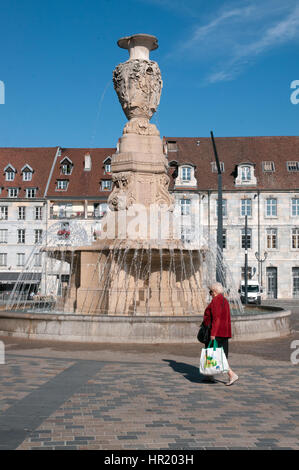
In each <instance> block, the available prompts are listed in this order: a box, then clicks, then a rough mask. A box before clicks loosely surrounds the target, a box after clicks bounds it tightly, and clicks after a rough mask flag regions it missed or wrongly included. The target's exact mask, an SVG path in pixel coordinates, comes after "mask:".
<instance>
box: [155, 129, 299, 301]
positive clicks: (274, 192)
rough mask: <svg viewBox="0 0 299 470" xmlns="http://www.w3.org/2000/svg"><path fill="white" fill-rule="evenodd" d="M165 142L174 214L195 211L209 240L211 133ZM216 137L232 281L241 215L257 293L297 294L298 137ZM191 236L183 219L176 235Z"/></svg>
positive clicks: (239, 270) (238, 266)
mask: <svg viewBox="0 0 299 470" xmlns="http://www.w3.org/2000/svg"><path fill="white" fill-rule="evenodd" d="M164 141H165V146H164V148H165V151H166V152H167V156H168V161H169V166H170V177H171V185H170V188H171V191H172V192H173V193H174V194H175V197H176V201H177V204H179V205H180V206H181V213H182V214H187V213H191V212H192V211H195V212H196V211H198V212H199V214H200V217H199V220H200V223H201V224H203V227H202V236H204V237H205V238H206V240H207V241H208V243H211V241H213V240H215V239H216V230H217V198H218V192H217V168H216V162H215V157H214V152H213V147H212V142H211V139H210V138H201V137H195V138H175V137H174V138H171V137H167V138H165V139H164ZM215 141H216V146H217V152H218V156H219V160H220V165H221V169H222V173H223V174H222V181H223V244H224V250H223V253H224V258H225V260H226V264H227V266H228V268H229V269H230V270H231V273H232V276H233V279H234V281H235V283H236V284H237V285H239V284H240V280H241V279H242V278H244V256H243V254H244V248H245V215H247V218H248V232H247V236H248V276H249V278H252V279H258V280H259V281H260V283H261V284H262V286H263V287H264V293H263V297H264V298H297V297H299V137H224V138H216V139H215ZM191 225H192V224H191ZM197 229H198V227H196V228H195V230H197ZM193 236H194V232H193V233H192V227H191V228H190V224H189V228H188V229H187V236H186V234H185V233H182V237H183V238H185V240H186V239H187V240H188V239H189V240H190V243H192V237H193ZM265 258H266V259H265Z"/></svg>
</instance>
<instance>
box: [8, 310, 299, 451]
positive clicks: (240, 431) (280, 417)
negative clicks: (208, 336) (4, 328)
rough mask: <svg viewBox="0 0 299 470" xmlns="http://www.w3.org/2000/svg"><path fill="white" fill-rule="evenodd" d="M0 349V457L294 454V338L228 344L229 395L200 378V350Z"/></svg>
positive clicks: (297, 416) (298, 430)
mask: <svg viewBox="0 0 299 470" xmlns="http://www.w3.org/2000/svg"><path fill="white" fill-rule="evenodd" d="M296 322H297V317H296V319H295V320H294V324H296ZM0 339H1V340H2V341H4V343H5V350H6V361H5V364H3V365H0V380H1V391H0V406H1V414H0V449H20V450H21V449H22V450H29V449H38V450H41V449H104V450H107V451H109V450H129V449H130V450H132V449H133V450H138V449H151V450H154V449H155V450H156V449H160V450H162V449H163V450H172V449H183V450H193V449H238V448H241V449H246V448H249V449H283V448H288V449H296V450H298V449H299V406H298V405H299V380H298V367H299V365H295V364H292V362H291V361H290V354H291V353H292V352H293V350H292V349H291V344H292V342H293V341H299V334H298V332H297V330H295V331H294V332H293V334H292V335H291V336H289V337H287V338H281V339H277V340H276V339H275V340H267V341H263V342H256V343H234V342H231V347H230V357H229V362H230V365H231V367H232V368H233V369H234V370H235V371H236V372H237V373H238V375H239V377H240V379H239V381H238V382H236V383H235V384H234V385H233V386H231V387H226V386H225V385H224V383H225V382H226V380H227V377H226V376H221V377H220V378H219V381H218V382H217V383H215V384H210V383H206V382H204V381H203V378H202V377H200V376H199V373H198V362H199V353H200V348H201V347H200V345H199V344H194V345H168V346H166V345H128V346H122V345H96V344H94V345H92V344H89V345H87V344H74V343H72V344H63V343H51V342H40V341H39V342H38V341H27V340H24V339H15V338H0ZM297 348H298V350H299V343H298V346H297ZM296 357H297V359H298V361H299V352H298V354H297V356H296Z"/></svg>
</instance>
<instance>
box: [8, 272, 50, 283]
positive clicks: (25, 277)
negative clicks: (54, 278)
mask: <svg viewBox="0 0 299 470" xmlns="http://www.w3.org/2000/svg"><path fill="white" fill-rule="evenodd" d="M41 278H42V274H41V273H27V272H26V273H12V272H7V273H3V272H2V273H1V272H0V284H15V283H16V282H18V281H19V282H20V283H21V284H39V283H40V281H41Z"/></svg>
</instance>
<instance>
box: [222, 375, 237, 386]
mask: <svg viewBox="0 0 299 470" xmlns="http://www.w3.org/2000/svg"><path fill="white" fill-rule="evenodd" d="M238 378H239V377H238V376H237V374H234V375H233V377H232V378H231V379H230V381H229V382H227V384H225V385H227V386H229V385H232V384H233V383H235V382H236V381H237V380H238Z"/></svg>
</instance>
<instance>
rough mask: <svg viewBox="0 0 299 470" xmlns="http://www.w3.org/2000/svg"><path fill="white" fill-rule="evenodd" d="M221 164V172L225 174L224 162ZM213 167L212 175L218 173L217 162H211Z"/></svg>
mask: <svg viewBox="0 0 299 470" xmlns="http://www.w3.org/2000/svg"><path fill="white" fill-rule="evenodd" d="M219 163H220V171H221V173H224V162H219ZM211 167H212V173H218V168H217V164H216V162H211Z"/></svg>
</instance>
